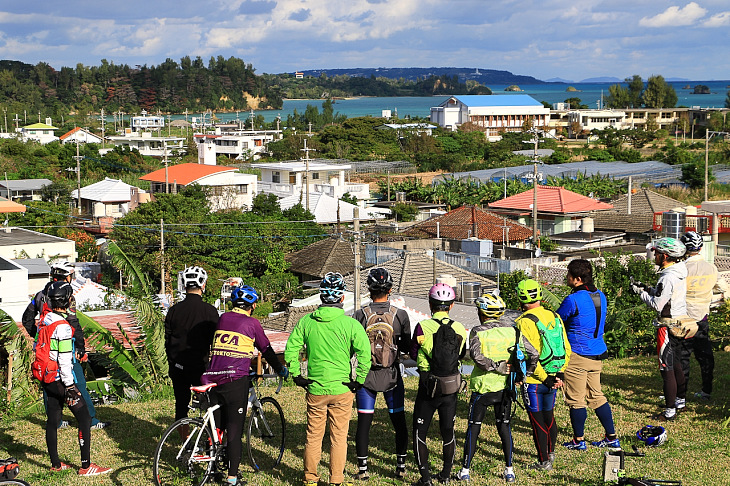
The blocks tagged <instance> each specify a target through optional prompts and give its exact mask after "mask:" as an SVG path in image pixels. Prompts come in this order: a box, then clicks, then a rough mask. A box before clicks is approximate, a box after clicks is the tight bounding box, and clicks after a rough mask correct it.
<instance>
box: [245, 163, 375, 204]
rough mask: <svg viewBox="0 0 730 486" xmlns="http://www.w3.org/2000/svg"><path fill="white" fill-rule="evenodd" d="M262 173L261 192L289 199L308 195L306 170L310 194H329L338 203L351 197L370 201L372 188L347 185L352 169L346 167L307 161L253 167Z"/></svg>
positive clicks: (360, 185)
mask: <svg viewBox="0 0 730 486" xmlns="http://www.w3.org/2000/svg"><path fill="white" fill-rule="evenodd" d="M251 167H254V168H256V169H260V170H261V181H260V182H259V191H261V192H266V193H272V194H276V195H277V196H278V197H287V196H291V195H294V194H298V193H300V192H302V193H306V192H307V191H306V180H307V170H309V194H327V195H328V196H331V197H334V198H336V199H339V198H341V197H342V196H343V195H344V194H345V193H349V194H350V195H352V196H355V197H356V198H358V199H360V200H363V199H370V186H369V185H368V184H356V183H350V182H346V181H345V174H346V172H347V171H348V170H350V169H351V168H352V166H351V165H347V164H331V163H330V164H328V163H325V162H318V161H317V162H315V161H309V164H307V162H306V161H304V160H298V161H288V162H267V163H261V164H251Z"/></svg>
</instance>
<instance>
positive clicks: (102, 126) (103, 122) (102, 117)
mask: <svg viewBox="0 0 730 486" xmlns="http://www.w3.org/2000/svg"><path fill="white" fill-rule="evenodd" d="M105 122H106V120H105V119H104V108H102V109H101V147H102V148H104V133H106V132H105V130H104V127H105Z"/></svg>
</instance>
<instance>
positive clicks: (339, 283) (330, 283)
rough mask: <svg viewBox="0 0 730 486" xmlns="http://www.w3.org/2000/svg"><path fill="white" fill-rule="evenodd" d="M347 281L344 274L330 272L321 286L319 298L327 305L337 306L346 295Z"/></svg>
mask: <svg viewBox="0 0 730 486" xmlns="http://www.w3.org/2000/svg"><path fill="white" fill-rule="evenodd" d="M345 289H346V287H345V279H344V278H343V277H342V274H340V273H337V272H328V273H327V274H326V275H325V276H324V278H323V279H322V281H321V282H320V284H319V298H320V299H322V302H324V303H325V304H336V303H337V302H340V300H342V296H343V295H345Z"/></svg>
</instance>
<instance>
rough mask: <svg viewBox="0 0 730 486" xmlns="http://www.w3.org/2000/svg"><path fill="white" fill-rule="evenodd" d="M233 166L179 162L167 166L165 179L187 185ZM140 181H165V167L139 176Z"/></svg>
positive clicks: (232, 170) (230, 170)
mask: <svg viewBox="0 0 730 486" xmlns="http://www.w3.org/2000/svg"><path fill="white" fill-rule="evenodd" d="M235 170H236V168H235V167H225V166H221V165H206V164H193V163H187V164H179V165H172V166H170V167H168V168H167V180H168V181H169V182H170V183H173V182H176V183H177V184H178V185H181V186H187V185H188V184H192V183H193V182H196V181H198V180H200V179H202V178H203V177H206V176H209V175H213V174H218V173H219V172H234V171H235ZM139 179H140V180H142V181H151V182H165V169H159V170H156V171H154V172H150V173H149V174H147V175H143V176H142V177H140V178H139Z"/></svg>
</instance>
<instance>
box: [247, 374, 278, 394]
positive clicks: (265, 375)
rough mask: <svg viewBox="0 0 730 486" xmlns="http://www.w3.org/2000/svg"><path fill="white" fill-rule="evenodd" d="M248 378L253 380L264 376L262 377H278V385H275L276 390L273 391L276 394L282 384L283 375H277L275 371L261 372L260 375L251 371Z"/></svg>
mask: <svg viewBox="0 0 730 486" xmlns="http://www.w3.org/2000/svg"><path fill="white" fill-rule="evenodd" d="M249 378H250V379H251V381H253V380H255V379H258V378H264V379H270V378H278V379H279V386H277V387H276V391H275V392H274V393H276V394H278V393H279V392H280V391H281V387H282V386H283V385H284V377H283V376H279V375H277V374H275V373H273V374H262V375H259V374H257V373H252V374H250V375H249Z"/></svg>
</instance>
